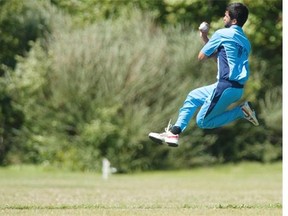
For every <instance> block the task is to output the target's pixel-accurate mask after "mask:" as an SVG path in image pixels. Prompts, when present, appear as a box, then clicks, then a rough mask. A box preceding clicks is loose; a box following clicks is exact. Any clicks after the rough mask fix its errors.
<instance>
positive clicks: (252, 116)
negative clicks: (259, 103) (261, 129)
mask: <svg viewBox="0 0 288 216" xmlns="http://www.w3.org/2000/svg"><path fill="white" fill-rule="evenodd" d="M241 109H242V112H243V113H244V118H245V119H247V120H248V121H250V122H251V123H252V124H254V125H255V126H258V125H259V122H258V119H257V116H256V112H255V110H254V109H253V107H252V104H251V103H250V102H249V101H248V102H247V101H246V102H245V103H244V104H243V105H242V106H241Z"/></svg>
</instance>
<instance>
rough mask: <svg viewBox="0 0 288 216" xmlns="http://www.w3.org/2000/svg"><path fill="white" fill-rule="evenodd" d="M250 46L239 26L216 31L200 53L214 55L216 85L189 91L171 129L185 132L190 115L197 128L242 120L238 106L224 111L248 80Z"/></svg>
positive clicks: (239, 94)
mask: <svg viewBox="0 0 288 216" xmlns="http://www.w3.org/2000/svg"><path fill="white" fill-rule="evenodd" d="M250 50H251V45H250V42H249V40H248V39H247V37H246V36H245V34H244V32H243V30H242V28H241V27H239V26H237V25H232V26H231V27H229V28H225V29H220V30H218V31H216V32H215V33H214V34H213V35H212V37H211V39H210V40H209V41H208V42H207V43H206V44H205V46H204V47H203V48H202V50H201V52H202V53H204V54H205V55H206V56H208V57H209V56H211V55H213V54H214V53H215V52H217V64H218V72H217V82H216V83H214V84H212V85H208V86H204V87H201V88H197V89H195V90H193V91H191V92H190V93H189V94H188V96H187V98H186V100H185V101H184V104H183V106H182V107H181V109H180V110H179V115H178V119H177V121H176V123H175V126H178V127H180V128H181V131H183V130H185V128H186V126H187V125H188V123H189V121H190V119H191V118H192V117H193V115H194V113H195V112H196V111H197V110H198V108H199V107H201V108H200V110H199V112H198V114H197V117H196V122H197V125H198V126H199V127H200V128H208V129H209V128H217V127H220V126H223V125H226V124H228V123H230V122H232V121H234V120H236V119H239V118H243V117H244V114H243V112H242V111H241V107H240V106H237V107H235V108H233V109H231V110H228V109H227V108H228V107H229V106H230V105H231V104H232V103H234V102H236V101H238V100H240V99H241V97H242V95H243V87H244V84H245V83H246V81H247V80H248V78H249V74H250V71H249V63H248V56H249V53H250Z"/></svg>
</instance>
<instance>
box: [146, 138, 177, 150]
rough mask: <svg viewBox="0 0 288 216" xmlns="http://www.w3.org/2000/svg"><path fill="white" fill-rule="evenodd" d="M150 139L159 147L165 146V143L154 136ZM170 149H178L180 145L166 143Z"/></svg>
mask: <svg viewBox="0 0 288 216" xmlns="http://www.w3.org/2000/svg"><path fill="white" fill-rule="evenodd" d="M149 138H150V139H151V140H152V141H153V142H154V143H157V144H159V145H163V144H164V142H163V141H162V140H160V139H157V138H156V137H153V136H149ZM165 143H166V144H167V145H168V146H169V147H174V148H175V147H178V144H177V143H170V142H165Z"/></svg>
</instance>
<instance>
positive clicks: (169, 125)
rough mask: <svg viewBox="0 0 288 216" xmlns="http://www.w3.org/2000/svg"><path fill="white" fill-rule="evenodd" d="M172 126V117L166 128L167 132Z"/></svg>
mask: <svg viewBox="0 0 288 216" xmlns="http://www.w3.org/2000/svg"><path fill="white" fill-rule="evenodd" d="M171 127H172V124H171V119H170V120H169V122H168V125H167V127H166V128H165V132H166V133H167V132H168V131H169V130H170V129H171Z"/></svg>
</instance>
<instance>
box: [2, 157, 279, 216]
mask: <svg viewBox="0 0 288 216" xmlns="http://www.w3.org/2000/svg"><path fill="white" fill-rule="evenodd" d="M0 184H1V186H0V215H24V216H25V215H29V216H30V215H69V216H73V215H117V216H119V215H120V216H122V215H123V216H127V215H133V216H138V215H149V216H150V215H165V216H172V215H173V216H175V215H177V216H178V215H196V216H198V215H199V216H201V215H203V216H209V215H211V216H212V215H213V216H218V215H219V216H220V215H221V216H222V215H227V216H228V215H229V216H234V215H245V216H246V215H252V216H255V215H259V216H260V215H261V216H266V215H267V216H273V215H282V164H281V163H275V164H267V165H262V164H256V163H245V164H238V165H232V164H231V165H225V166H216V167H210V168H197V169H191V170H184V171H166V172H164V171H163V172H147V173H138V174H129V175H124V174H121V175H120V174H114V175H112V176H110V178H109V179H108V180H103V179H102V177H101V175H100V174H97V173H78V172H77V173H75V172H74V173H71V172H63V171H52V170H50V171H47V170H45V169H43V168H41V167H29V166H28V167H27V166H23V167H8V168H0Z"/></svg>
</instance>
